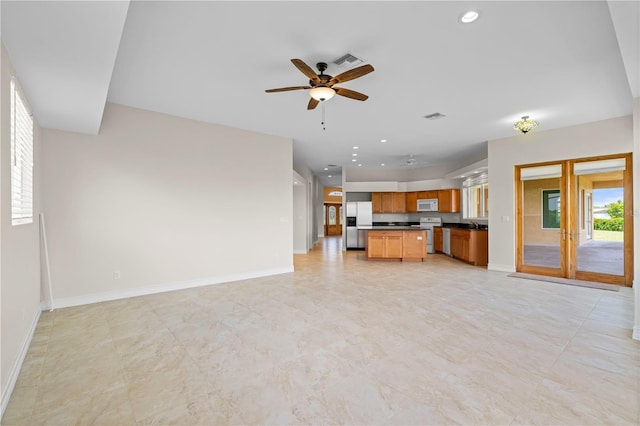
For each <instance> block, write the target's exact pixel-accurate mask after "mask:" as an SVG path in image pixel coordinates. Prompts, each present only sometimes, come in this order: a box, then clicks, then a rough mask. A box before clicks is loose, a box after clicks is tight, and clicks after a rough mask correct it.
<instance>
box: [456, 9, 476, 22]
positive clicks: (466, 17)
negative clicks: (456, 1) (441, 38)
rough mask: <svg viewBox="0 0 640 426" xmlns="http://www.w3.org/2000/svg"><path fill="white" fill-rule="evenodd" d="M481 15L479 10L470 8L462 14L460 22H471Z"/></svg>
mask: <svg viewBox="0 0 640 426" xmlns="http://www.w3.org/2000/svg"><path fill="white" fill-rule="evenodd" d="M479 17H480V13H479V12H478V11H477V10H469V11H467V12H465V13H463V14H462V15H461V16H460V22H461V23H463V24H470V23H472V22H474V21H475V20H476V19H478V18H479Z"/></svg>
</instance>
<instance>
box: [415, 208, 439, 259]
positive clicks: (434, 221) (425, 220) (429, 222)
mask: <svg viewBox="0 0 640 426" xmlns="http://www.w3.org/2000/svg"><path fill="white" fill-rule="evenodd" d="M436 226H442V218H441V217H421V218H420V229H424V230H425V231H427V253H435V252H436V251H435V249H434V247H433V228H434V227H436Z"/></svg>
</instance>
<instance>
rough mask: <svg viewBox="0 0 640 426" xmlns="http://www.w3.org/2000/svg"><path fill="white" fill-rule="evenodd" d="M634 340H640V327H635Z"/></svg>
mask: <svg viewBox="0 0 640 426" xmlns="http://www.w3.org/2000/svg"><path fill="white" fill-rule="evenodd" d="M631 337H632V338H633V340H640V327H633V335H632V336H631Z"/></svg>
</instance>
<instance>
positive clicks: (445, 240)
mask: <svg viewBox="0 0 640 426" xmlns="http://www.w3.org/2000/svg"><path fill="white" fill-rule="evenodd" d="M442 252H443V253H444V254H446V255H447V256H451V229H450V228H442Z"/></svg>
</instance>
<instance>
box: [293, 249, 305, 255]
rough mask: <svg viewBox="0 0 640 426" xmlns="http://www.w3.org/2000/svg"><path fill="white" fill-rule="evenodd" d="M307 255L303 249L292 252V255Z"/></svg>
mask: <svg viewBox="0 0 640 426" xmlns="http://www.w3.org/2000/svg"><path fill="white" fill-rule="evenodd" d="M307 253H308V251H307V250H304V249H296V250H293V254H307Z"/></svg>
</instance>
